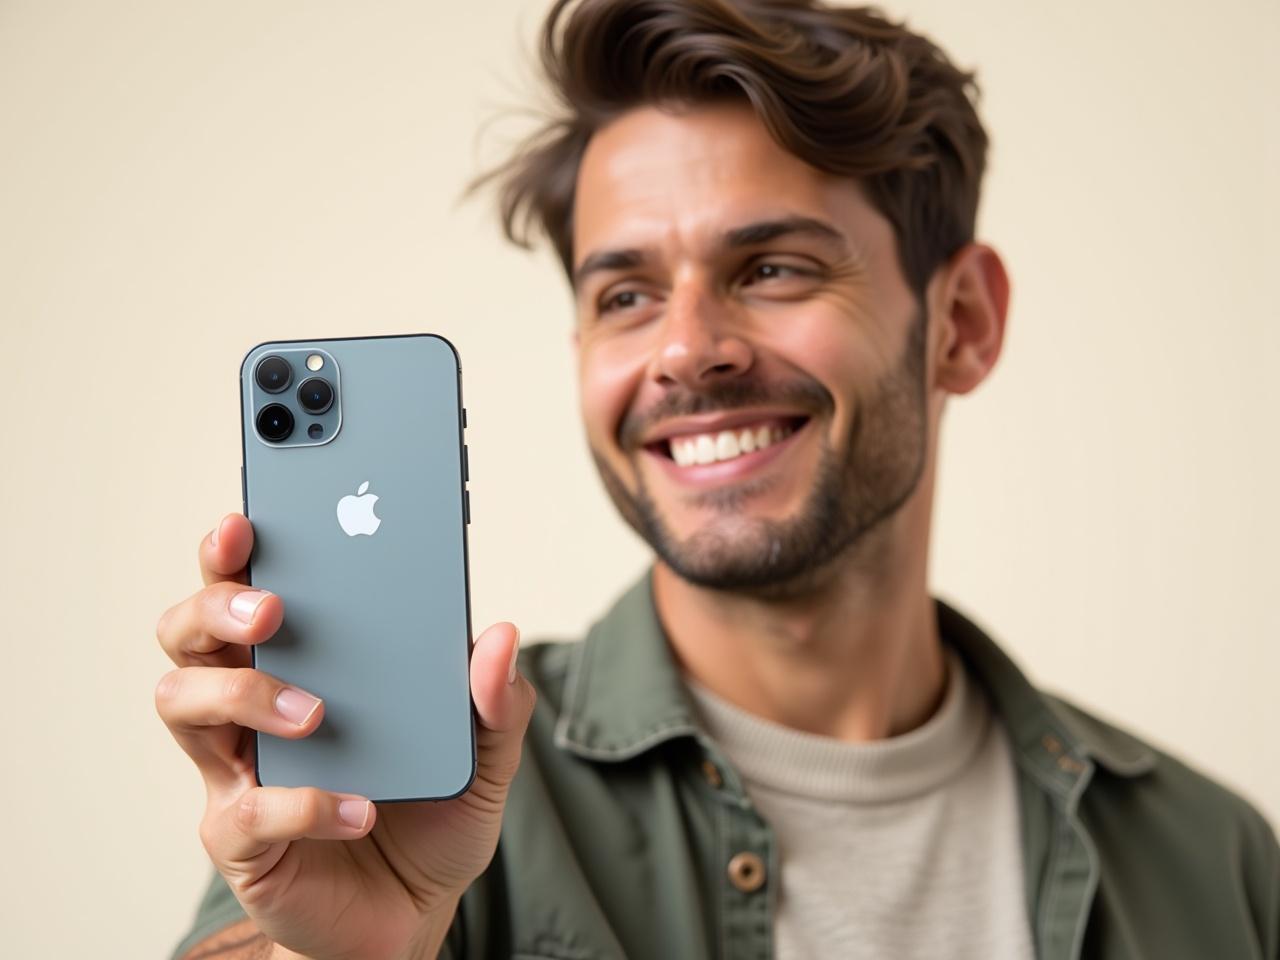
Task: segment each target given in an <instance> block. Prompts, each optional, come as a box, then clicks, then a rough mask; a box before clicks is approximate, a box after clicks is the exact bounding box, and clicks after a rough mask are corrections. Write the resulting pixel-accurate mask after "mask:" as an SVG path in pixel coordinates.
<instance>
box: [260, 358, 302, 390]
mask: <svg viewBox="0 0 1280 960" xmlns="http://www.w3.org/2000/svg"><path fill="white" fill-rule="evenodd" d="M253 375H254V377H255V378H257V381H258V386H260V387H261V388H262V389H263V390H265V391H267V393H279V392H280V391H281V390H283V389H284V388H285V387H287V386H289V381H291V380H292V379H293V368H292V367H290V366H289V361H288V360H286V359H285V358H284V357H263V358H262V359H261V360H259V361H258V366H257V368H256V369H255V370H254V372H253Z"/></svg>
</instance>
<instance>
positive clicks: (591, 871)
mask: <svg viewBox="0 0 1280 960" xmlns="http://www.w3.org/2000/svg"><path fill="white" fill-rule="evenodd" d="M544 64H545V66H546V68H547V71H548V74H549V77H550V80H551V82H552V84H553V85H554V86H555V88H556V90H557V93H558V94H559V96H560V99H561V102H562V104H563V105H564V108H565V111H566V115H565V117H564V118H563V120H562V121H561V122H559V123H557V124H555V125H553V126H551V127H550V128H548V130H547V131H545V132H544V133H543V134H542V135H541V136H539V137H538V138H536V139H535V141H533V142H532V143H531V144H529V145H528V148H527V149H526V150H525V151H522V152H521V153H520V154H519V155H518V156H517V157H516V158H515V159H513V160H512V161H511V163H510V164H509V165H507V166H506V167H505V168H503V169H502V170H500V171H498V173H497V174H496V175H497V176H498V177H499V178H500V179H501V182H502V209H503V213H504V218H505V223H506V227H507V232H508V234H509V235H510V236H512V238H513V239H517V240H523V239H524V238H525V237H526V236H527V233H528V228H530V227H536V228H540V229H542V230H544V231H545V232H546V233H547V234H548V236H549V237H550V239H551V240H552V242H553V243H554V244H555V246H556V249H557V251H558V252H559V254H560V256H561V258H562V260H563V263H564V266H565V269H566V272H567V274H568V276H569V278H570V281H571V283H572V285H573V289H574V293H575V298H576V305H577V314H578V316H577V349H578V356H579V372H580V387H581V396H582V413H583V421H584V424H585V427H586V432H587V437H588V440H589V442H590V445H591V449H592V452H593V454H594V457H595V460H596V463H597V466H598V468H599V471H600V474H601V477H602V478H603V480H604V482H605V485H606V487H607V489H608V491H609V493H610V495H611V496H612V498H613V500H614V502H615V503H616V504H617V506H618V508H619V510H620V511H621V513H622V514H623V516H624V517H625V518H626V519H627V521H628V522H629V523H630V524H631V525H632V526H633V527H634V528H635V529H636V530H637V532H639V533H640V535H641V536H643V537H644V538H645V539H646V541H647V542H648V543H649V544H650V545H651V546H652V547H653V549H654V553H655V555H656V559H655V563H654V566H653V569H652V571H651V574H650V575H649V576H647V577H646V578H645V579H644V580H643V581H642V582H641V583H640V584H638V585H636V586H635V587H634V588H633V589H632V590H631V591H630V592H629V593H627V594H626V595H625V596H624V597H623V599H622V600H621V601H619V602H618V604H617V605H616V606H615V607H614V608H613V610H612V611H611V612H610V613H609V614H608V615H607V616H606V617H605V618H604V619H603V620H602V621H600V623H598V624H597V625H596V627H595V628H593V630H592V631H591V633H590V634H589V636H588V637H587V638H586V639H585V640H584V641H582V642H580V643H576V644H565V645H536V646H532V647H529V648H527V649H526V650H525V651H524V653H523V654H522V655H521V658H520V668H519V670H517V663H516V659H515V658H516V655H517V651H518V649H519V648H518V635H517V632H516V630H515V629H514V628H513V627H512V626H511V625H510V624H498V625H496V626H494V627H491V628H490V629H488V630H487V631H485V632H484V633H483V634H481V636H480V637H479V638H478V639H477V641H476V644H475V648H474V652H473V657H472V671H471V681H472V694H473V698H474V700H475V704H476V710H477V715H478V719H479V724H480V733H479V743H478V746H479V774H478V776H477V779H476V782H475V785H474V786H473V787H472V789H471V790H470V791H469V792H468V793H467V794H465V795H463V796H462V797H460V798H459V799H457V800H453V801H449V802H445V803H440V804H401V805H387V806H385V807H383V808H382V809H374V808H373V806H372V805H371V804H369V803H368V802H366V801H364V800H363V799H361V798H354V799H353V798H350V797H345V798H343V797H337V796H334V795H330V794H327V793H325V792H323V791H319V790H309V789H302V790H286V789H280V788H261V787H256V786H255V785H254V781H253V774H252V769H253V765H252V758H251V756H247V755H246V751H247V750H248V749H251V743H252V738H250V737H247V736H246V733H247V731H248V730H249V729H250V728H256V729H265V730H269V731H271V732H273V733H278V734H281V735H289V736H306V735H308V734H310V733H312V732H314V730H315V729H317V727H318V726H319V725H320V724H321V723H322V722H323V720H322V716H323V711H322V710H319V709H316V707H317V704H316V701H315V699H314V698H312V697H310V695H309V694H307V693H306V692H305V691H297V690H293V689H292V688H288V687H285V686H283V685H282V684H281V683H280V682H279V681H277V680H275V679H273V678H271V677H268V676H265V675H263V674H259V673H257V672H255V671H253V670H251V669H249V668H248V667H247V663H248V657H247V650H248V645H250V644H253V643H259V642H262V641H264V640H268V639H269V637H270V636H271V634H272V633H274V632H275V630H276V629H277V628H278V627H279V625H280V623H281V621H282V617H283V616H287V611H285V610H284V609H283V606H282V604H281V603H280V600H279V598H277V597H274V596H273V595H271V594H269V593H266V592H263V591H260V590H251V589H249V588H247V587H246V586H245V585H244V583H243V577H242V572H243V568H244V565H245V563H246V561H247V559H248V556H249V551H250V548H251V545H252V536H253V534H252V530H251V529H250V527H249V524H248V522H247V521H246V520H245V519H244V518H243V517H240V516H238V515H231V516H228V517H226V518H224V519H223V520H222V521H221V523H220V524H219V525H218V527H217V528H216V529H215V530H214V531H213V532H212V533H211V534H210V536H209V537H207V538H206V539H205V541H204V542H203V543H202V544H201V547H200V558H201V566H202V571H203V574H204V577H205V580H206V584H207V585H206V587H205V589H204V590H202V591H200V592H199V593H197V594H196V595H194V596H193V597H192V598H190V599H188V600H187V601H185V602H183V603H181V604H179V605H177V606H176V607H174V608H173V609H172V610H170V611H169V612H168V613H166V614H165V616H164V617H163V618H162V619H161V622H160V625H159V627H158V634H159V637H160V641H161V643H162V645H163V646H164V648H165V650H166V651H168V652H169V654H170V655H171V656H172V657H173V659H174V660H175V662H176V663H177V664H178V669H177V670H175V671H173V672H172V673H170V674H168V675H167V676H166V677H165V678H164V679H163V680H162V681H161V683H160V686H159V688H158V690H157V705H158V709H159V711H160V713H161V715H162V716H163V718H164V719H165V721H166V723H167V724H168V725H169V726H170V728H171V729H172V731H173V733H174V735H175V737H176V738H177V739H178V741H179V743H180V744H181V745H182V746H183V747H184V749H186V750H187V752H188V753H189V754H191V756H192V758H193V759H194V760H195V762H196V763H197V766H198V767H199V768H200V770H201V773H202V775H203V776H204V778H205V781H206V784H207V786H208V791H209V793H208V796H209V800H208V807H207V810H206V814H205V817H204V820H203V823H202V827H201V836H202V839H203V841H204V843H205V846H206V848H207V849H208V851H209V853H210V855H211V857H212V858H213V861H214V863H215V865H216V866H217V868H218V871H219V875H220V876H219V878H218V879H216V880H215V882H214V884H213V886H212V887H211V889H210V892H209V894H208V896H207V897H206V901H205V903H204V905H203V906H202V909H201V913H200V916H199V917H198V919H197V922H196V925H195V928H194V929H193V930H192V932H191V934H190V935H189V936H188V937H187V939H186V940H185V941H184V943H183V944H182V945H181V946H180V947H179V950H178V954H179V955H183V956H187V957H212V956H220V957H251V956H252V957H258V956H262V957H293V956H298V955H301V956H306V957H314V958H339V957H340V958H366V957H367V958H384V957H428V956H437V955H441V956H449V957H475V958H479V957H509V956H518V957H522V958H535V957H548V958H562V960H567V958H605V957H622V956H629V957H656V958H696V957H713V956H714V957H733V958H737V957H752V958H754V957H768V956H773V955H775V954H776V955H778V956H782V957H983V958H987V957H1010V958H1021V957H1031V956H1039V957H1045V958H1052V960H1057V958H1069V957H1079V956H1089V957H1108V958H1109V957H1137V956H1144V957H1160V958H1179V957H1187V958H1192V957H1195V958H1205V957H1257V958H1267V960H1276V958H1277V957H1280V850H1278V849H1277V845H1276V841H1275V837H1274V835H1273V833H1272V832H1271V830H1270V828H1269V827H1268V826H1267V825H1266V823H1265V822H1264V821H1263V819H1262V818H1261V817H1260V816H1259V815H1258V814H1257V813H1256V812H1255V811H1254V810H1253V809H1252V808H1250V807H1249V806H1248V805H1247V804H1246V803H1245V802H1244V801H1242V800H1241V799H1239V798H1237V797H1235V796H1234V795H1232V794H1231V793H1229V792H1228V791H1226V790H1224V789H1223V788H1221V787H1219V786H1216V785H1215V784H1213V783H1211V782H1210V781H1208V780H1207V779H1205V778H1204V777H1202V776H1201V775H1199V774H1197V773H1196V772H1194V771H1192V770H1190V769H1188V768H1187V767H1185V766H1184V765H1182V764H1181V763H1179V762H1178V761H1176V760H1174V759H1173V758H1171V757H1169V756H1166V755H1164V754H1161V753H1159V752H1158V751H1155V750H1153V749H1152V748H1150V747H1149V746H1147V745H1145V744H1143V743H1142V742H1140V741H1138V740H1136V739H1135V738H1133V737H1131V736H1129V735H1127V734H1125V733H1124V732H1122V731H1120V730H1117V729H1115V728H1114V727H1111V726H1108V725H1107V724H1105V723H1103V722H1101V721H1099V720H1097V719H1095V718H1093V717H1091V716H1089V715H1088V714H1087V713H1085V712H1083V711H1081V710H1079V709H1077V708H1074V707H1072V706H1070V705H1068V704H1065V703H1063V702H1062V701H1059V700H1056V699H1053V698H1051V697H1048V696H1046V695H1044V694H1042V693H1040V692H1038V691H1037V690H1036V689H1035V688H1034V687H1033V686H1032V685H1031V684H1030V683H1029V682H1028V680H1027V679H1026V678H1025V677H1023V675H1022V674H1021V673H1020V672H1019V671H1018V670H1017V668H1016V667H1015V666H1014V665H1013V664H1012V662H1011V661H1010V660H1009V659H1008V658H1007V657H1005V655H1004V654H1003V653H1002V652H1001V651H1000V650H999V648H998V647H996V645H995V644H994V643H993V641H991V640H990V639H989V638H987V637H986V636H985V635H984V634H983V633H982V631H981V630H980V629H979V628H978V627H977V626H975V625H974V624H973V623H971V622H970V621H969V620H967V619H966V618H965V617H963V616H962V615H961V614H960V613H958V612H956V611H955V610H953V609H951V608H949V607H947V606H945V605H943V604H941V603H940V602H937V601H935V600H933V599H931V598H930V596H929V593H928V588H927V582H926V570H927V566H928V564H927V560H928V550H929V530H930V519H931V505H932V495H933V486H934V478H935V475H936V456H937V450H938V437H939V429H940V423H941V418H942V412H943V409H944V407H945V404H946V401H947V399H948V397H949V396H950V395H953V394H964V393H967V392H969V391H970V390H972V389H974V388H975V387H976V386H978V385H979V384H980V383H981V382H982V381H983V380H984V379H985V378H986V376H987V375H988V374H989V373H990V371H991V370H992V368H993V367H994V365H995V363H996V360H997V358H998V357H999V354H1000V348H1001V344H1002V342H1003V337H1004V328H1005V315H1006V307H1007V302H1008V281H1007V278H1006V276H1005V271H1004V268H1003V266H1002V264H1001V261H1000V259H999V257H998V256H997V254H996V253H995V252H994V251H993V250H992V249H991V248H990V247H987V246H985V245H982V244H980V243H976V242H974V239H973V227H974V219H975V216H976V210H977V201H978V193H979V186H980V181H981V177H982V172H983V167H984V158H985V149H986V137H985V134H984V132H983V130H982V127H981V125H980V123H979V121H978V118H977V115H976V113H975V111H974V108H973V105H972V103H971V100H970V93H971V81H970V78H969V77H968V75H966V74H964V73H962V72H960V71H958V70H957V69H956V68H955V67H953V66H952V65H951V64H950V63H949V61H948V60H947V59H946V57H945V56H944V55H943V54H942V52H941V51H939V50H938V49H937V48H936V47H934V46H933V45H932V44H931V43H930V42H929V41H927V40H925V39H924V38H922V37H920V36H917V35H914V34H912V33H910V32H909V31H907V30H905V29H904V28H903V27H901V26H899V25H895V24H892V23H890V22H887V21H885V20H883V19H882V18H881V17H879V16H878V15H876V14H874V13H872V12H869V11H866V10H836V9H831V8H827V7H824V6H821V5H819V4H818V3H817V2H816V0H772V2H767V0H738V2H729V0H582V2H580V3H576V4H575V3H574V2H573V0H561V2H559V3H557V4H556V6H555V7H554V9H553V10H552V12H551V14H550V17H549V20H548V23H547V26H546V34H545V44H544ZM535 691H536V695H535ZM535 700H536V705H535ZM247 745H249V746H247ZM522 746H523V748H524V749H523V758H522V756H521V753H522ZM495 851H496V854H495Z"/></svg>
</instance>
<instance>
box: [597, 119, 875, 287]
mask: <svg viewBox="0 0 1280 960" xmlns="http://www.w3.org/2000/svg"><path fill="white" fill-rule="evenodd" d="M868 212H869V205H868V204H866V202H865V201H864V200H863V199H862V194H861V191H860V190H859V189H858V188H857V185H856V184H855V183H854V182H853V181H852V180H848V179H844V178H837V177H832V176H829V175H827V174H825V173H823V172H822V171H820V170H818V169H816V168H815V167H812V166H810V165H809V164H807V163H805V162H804V161H803V160H801V159H800V158H799V157H797V156H795V155H794V154H791V153H788V152H787V151H786V150H784V149H783V148H782V147H780V146H779V145H778V144H777V143H776V142H775V141H774V140H773V138H772V137H771V136H769V133H768V131H767V130H766V129H765V127H764V125H763V124H762V123H761V122H760V120H759V118H758V117H757V116H756V114H755V112H754V111H753V110H752V109H751V108H750V107H749V106H747V105H745V104H723V105H714V106H699V107H695V108H690V109H686V110H682V111H680V112H674V111H673V110H667V109H659V108H657V107H648V106H646V107H640V108H637V109H635V110H631V111H629V112H627V113H625V114H623V115H622V116H620V117H618V118H617V119H616V120H614V121H613V122H612V123H610V124H609V125H607V126H605V127H604V128H602V129H601V130H600V131H598V132H597V133H596V134H595V135H594V136H593V137H592V138H591V141H590V142H589V143H588V145H587V149H586V152H585V153H584V154H583V158H582V163H581V165H580V166H579V171H578V182H577V190H576V194H575V203H574V219H573V222H574V231H573V241H574V242H573V249H574V255H575V260H576V261H578V262H580V261H581V260H582V258H583V256H584V255H585V254H587V253H589V252H590V251H591V250H592V249H593V248H596V247H599V246H602V245H607V246H634V247H645V246H663V245H673V244H674V245H680V246H688V247H698V246H699V245H700V244H705V243H708V242H710V240H711V238H712V237H714V236H716V235H718V234H719V233H721V232H722V231H724V230H725V229H728V228H731V227H733V226H736V225H738V224H740V223H744V222H750V221H753V220H757V219H761V218H765V217H769V216H778V215H797V214H798V215H808V216H814V217H820V218H822V219H825V220H830V221H834V222H837V223H841V225H846V226H847V225H848V224H849V223H850V221H851V220H854V219H857V218H858V217H859V216H865V215H866V213H868Z"/></svg>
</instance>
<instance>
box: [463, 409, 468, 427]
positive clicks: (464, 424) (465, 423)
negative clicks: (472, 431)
mask: <svg viewBox="0 0 1280 960" xmlns="http://www.w3.org/2000/svg"><path fill="white" fill-rule="evenodd" d="M462 429H463V430H465V429H467V408H466V407H463V408H462Z"/></svg>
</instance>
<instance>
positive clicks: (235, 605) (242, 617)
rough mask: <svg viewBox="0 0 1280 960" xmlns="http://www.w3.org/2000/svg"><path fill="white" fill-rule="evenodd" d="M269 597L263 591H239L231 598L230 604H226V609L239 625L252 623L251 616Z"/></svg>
mask: <svg viewBox="0 0 1280 960" xmlns="http://www.w3.org/2000/svg"><path fill="white" fill-rule="evenodd" d="M269 596H271V594H269V593H267V591H265V590H241V591H240V592H239V593H237V594H236V595H235V596H233V597H232V598H231V602H230V603H228V604H227V609H229V610H230V611H231V615H232V616H233V617H235V618H236V619H237V620H239V621H240V622H241V623H253V615H254V614H255V613H257V612H258V607H259V606H261V605H262V601H263V600H265V599H267V597H269Z"/></svg>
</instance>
